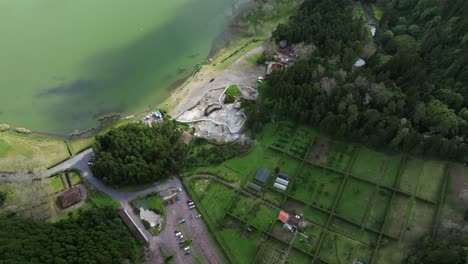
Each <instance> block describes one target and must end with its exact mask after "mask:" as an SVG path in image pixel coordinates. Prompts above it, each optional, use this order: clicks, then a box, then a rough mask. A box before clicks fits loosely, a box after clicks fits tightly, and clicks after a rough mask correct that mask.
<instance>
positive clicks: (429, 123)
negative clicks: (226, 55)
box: [246, 0, 468, 160]
mask: <svg viewBox="0 0 468 264" xmlns="http://www.w3.org/2000/svg"><path fill="white" fill-rule="evenodd" d="M354 3H355V2H353V1H351V0H337V1H335V0H333V1H332V0H313V1H312V0H306V1H305V2H304V3H303V4H302V5H301V6H300V8H299V11H298V13H297V14H296V15H294V16H292V17H291V18H290V20H289V21H288V22H287V23H285V24H281V25H279V26H278V28H277V29H276V30H275V31H274V32H273V37H274V39H275V40H277V41H279V40H282V39H286V40H288V41H289V42H290V43H292V44H299V43H304V44H306V45H313V46H314V49H313V54H312V55H311V56H310V58H308V59H306V60H300V61H298V62H296V63H295V64H294V65H293V66H291V67H289V68H288V69H287V70H284V71H281V72H274V73H272V74H271V76H270V78H269V79H268V80H267V82H266V83H264V85H263V86H262V87H261V93H262V100H261V102H260V104H257V105H255V104H250V105H248V106H247V108H246V111H247V112H248V114H249V118H250V120H249V121H248V124H250V125H251V126H252V127H253V128H254V129H256V128H257V129H258V127H259V121H263V122H266V121H269V120H272V119H273V120H274V119H278V118H283V117H285V118H288V119H293V120H296V121H297V122H301V123H306V124H311V125H313V126H315V127H319V128H320V129H321V130H323V131H325V132H327V133H329V134H332V135H334V136H337V137H342V138H349V139H352V140H355V141H361V142H365V143H368V144H370V145H372V146H375V147H382V146H386V147H388V148H392V149H398V150H402V151H405V152H409V153H412V154H416V155H419V154H428V155H434V156H439V157H443V158H451V159H458V160H462V159H464V158H465V156H466V153H467V152H468V151H467V137H468V17H467V16H466V14H467V13H468V2H466V1H463V0H453V1H450V2H443V3H441V2H440V1H433V0H395V1H390V2H388V3H387V4H386V5H385V6H383V8H384V14H383V17H382V18H381V21H380V22H379V25H378V35H379V36H380V40H381V43H382V52H381V53H379V52H376V53H374V54H373V55H372V56H371V57H369V58H365V59H366V61H367V64H366V65H365V67H361V68H357V67H354V66H353V64H354V62H355V61H356V59H357V58H358V57H360V56H361V55H362V54H363V46H364V45H365V44H366V41H367V40H366V37H365V36H366V35H365V34H366V32H365V30H367V29H366V28H365V27H364V20H363V17H356V16H353V5H354Z"/></svg>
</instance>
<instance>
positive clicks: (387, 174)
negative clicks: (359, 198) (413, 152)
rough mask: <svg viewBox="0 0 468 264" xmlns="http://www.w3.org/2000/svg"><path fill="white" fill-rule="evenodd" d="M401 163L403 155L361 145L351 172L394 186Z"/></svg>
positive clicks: (366, 178) (369, 179) (360, 176)
mask: <svg viewBox="0 0 468 264" xmlns="http://www.w3.org/2000/svg"><path fill="white" fill-rule="evenodd" d="M400 163H401V155H392V156H390V155H386V154H384V153H382V152H377V151H374V150H371V149H369V148H366V147H361V148H360V149H359V151H358V153H357V155H356V158H355V160H354V162H353V168H352V169H351V174H352V175H354V176H356V177H359V178H362V179H365V180H368V181H373V182H378V183H379V184H381V185H385V186H393V185H394V184H395V180H396V177H397V174H398V169H399V167H400Z"/></svg>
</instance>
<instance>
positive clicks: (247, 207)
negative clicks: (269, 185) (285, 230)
mask: <svg viewBox="0 0 468 264" xmlns="http://www.w3.org/2000/svg"><path fill="white" fill-rule="evenodd" d="M278 213H279V211H278V210H276V209H274V208H271V207H268V206H266V205H265V204H263V203H262V202H260V201H259V200H257V199H254V198H250V197H246V196H242V195H241V196H239V198H238V199H237V202H236V204H235V205H234V207H233V210H232V214H233V215H234V216H236V217H238V218H239V219H241V220H242V221H244V222H246V223H249V224H251V225H253V226H254V227H256V228H258V229H261V230H263V231H268V230H269V229H270V226H271V224H272V223H273V222H274V221H275V220H276V217H277V216H278Z"/></svg>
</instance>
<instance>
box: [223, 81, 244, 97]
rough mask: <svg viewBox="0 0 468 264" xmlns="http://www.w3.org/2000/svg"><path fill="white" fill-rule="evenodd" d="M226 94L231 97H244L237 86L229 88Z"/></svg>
mask: <svg viewBox="0 0 468 264" xmlns="http://www.w3.org/2000/svg"><path fill="white" fill-rule="evenodd" d="M225 93H226V94H227V95H230V96H241V95H242V93H241V91H240V90H239V88H238V87H237V85H235V84H234V85H231V86H229V87H228V88H227V90H226V92H225Z"/></svg>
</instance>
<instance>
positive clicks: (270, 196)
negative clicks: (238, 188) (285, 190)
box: [263, 190, 284, 206]
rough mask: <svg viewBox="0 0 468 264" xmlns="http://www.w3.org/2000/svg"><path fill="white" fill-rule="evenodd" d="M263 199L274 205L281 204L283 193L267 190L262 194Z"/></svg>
mask: <svg viewBox="0 0 468 264" xmlns="http://www.w3.org/2000/svg"><path fill="white" fill-rule="evenodd" d="M263 199H264V200H266V201H269V202H270V203H272V204H274V205H277V206H281V203H282V202H283V199H284V195H283V194H281V193H279V192H276V191H272V190H268V191H266V192H265V193H264V194H263Z"/></svg>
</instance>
